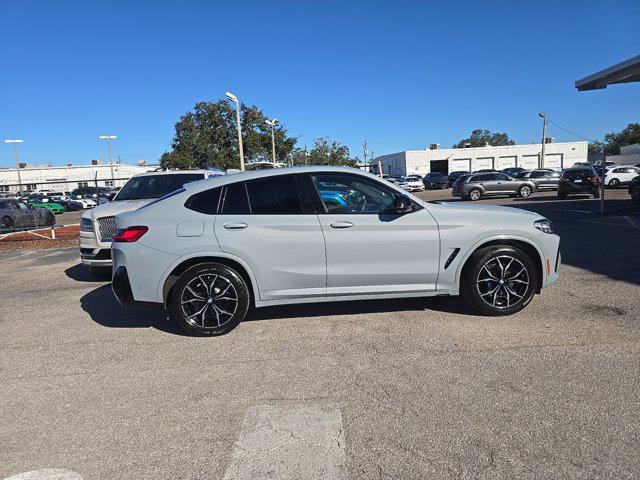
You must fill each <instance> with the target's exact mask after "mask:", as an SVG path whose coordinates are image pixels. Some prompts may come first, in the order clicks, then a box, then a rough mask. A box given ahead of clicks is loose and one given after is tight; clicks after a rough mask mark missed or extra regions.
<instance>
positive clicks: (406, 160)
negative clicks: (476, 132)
mask: <svg viewBox="0 0 640 480" xmlns="http://www.w3.org/2000/svg"><path fill="white" fill-rule="evenodd" d="M541 149H542V146H541V145H540V144H539V143H538V144H527V145H508V146H503V147H477V148H443V149H439V150H409V151H405V152H398V153H393V154H390V155H384V156H382V157H378V158H376V159H375V160H374V162H376V161H377V160H380V161H381V163H382V172H383V173H389V174H391V175H410V174H412V173H413V174H419V175H426V174H427V173H429V172H430V171H431V162H432V161H437V160H446V161H447V165H448V171H449V172H453V171H456V170H471V171H474V170H479V169H481V168H495V169H496V170H499V169H502V168H507V167H516V166H517V167H523V168H528V169H533V168H537V167H538V158H539V157H540V153H541ZM587 149H588V143H587V142H558V143H548V144H546V145H545V161H544V165H543V167H544V168H568V167H570V166H572V165H573V164H574V163H576V162H586V161H587Z"/></svg>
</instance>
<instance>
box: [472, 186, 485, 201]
mask: <svg viewBox="0 0 640 480" xmlns="http://www.w3.org/2000/svg"><path fill="white" fill-rule="evenodd" d="M481 198H482V192H481V191H480V189H479V188H474V189H472V190H471V191H470V192H469V200H472V201H474V202H475V201H476V200H480V199H481Z"/></svg>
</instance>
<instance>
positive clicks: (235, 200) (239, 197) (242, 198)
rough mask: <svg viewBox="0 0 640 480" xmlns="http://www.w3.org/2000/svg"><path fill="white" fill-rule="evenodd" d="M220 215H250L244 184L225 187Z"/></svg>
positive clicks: (239, 183)
mask: <svg viewBox="0 0 640 480" xmlns="http://www.w3.org/2000/svg"><path fill="white" fill-rule="evenodd" d="M221 213H222V214H223V215H247V214H250V213H251V210H250V209H249V200H248V199H247V189H246V187H245V182H238V183H232V184H230V185H227V187H226V188H225V194H224V201H223V204H222V212H221Z"/></svg>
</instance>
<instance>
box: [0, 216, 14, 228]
mask: <svg viewBox="0 0 640 480" xmlns="http://www.w3.org/2000/svg"><path fill="white" fill-rule="evenodd" d="M13 227H14V224H13V219H12V218H11V217H9V216H7V215H5V216H4V217H2V219H0V231H2V232H12V231H13Z"/></svg>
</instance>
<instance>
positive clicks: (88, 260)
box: [78, 231, 113, 267]
mask: <svg viewBox="0 0 640 480" xmlns="http://www.w3.org/2000/svg"><path fill="white" fill-rule="evenodd" d="M78 240H79V244H80V261H81V262H82V264H83V265H86V266H87V267H111V266H112V264H113V263H112V260H111V243H105V242H99V241H98V240H97V238H96V234H95V231H94V232H83V231H80V233H79V234H78Z"/></svg>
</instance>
